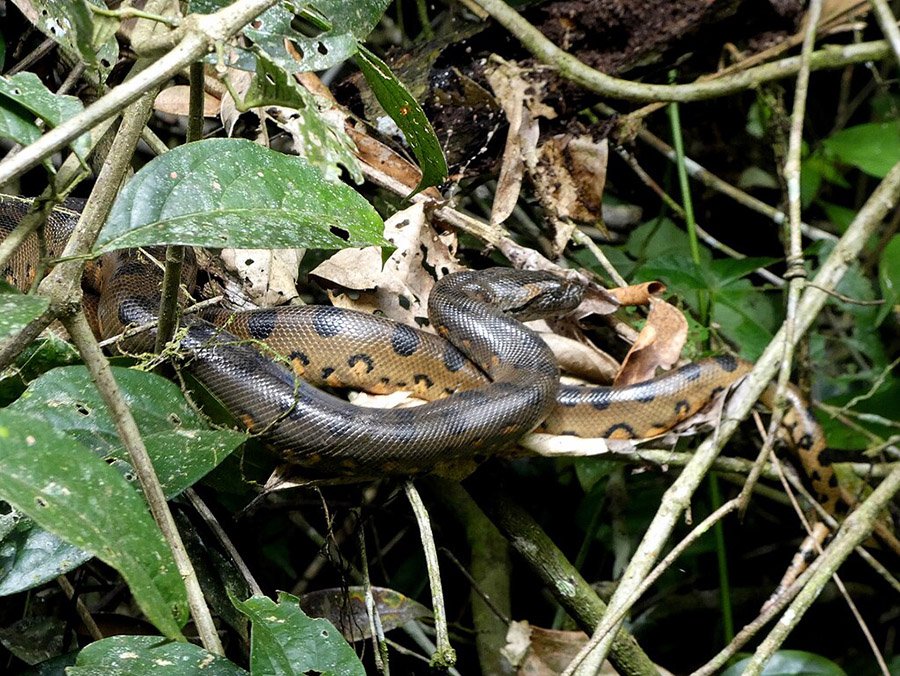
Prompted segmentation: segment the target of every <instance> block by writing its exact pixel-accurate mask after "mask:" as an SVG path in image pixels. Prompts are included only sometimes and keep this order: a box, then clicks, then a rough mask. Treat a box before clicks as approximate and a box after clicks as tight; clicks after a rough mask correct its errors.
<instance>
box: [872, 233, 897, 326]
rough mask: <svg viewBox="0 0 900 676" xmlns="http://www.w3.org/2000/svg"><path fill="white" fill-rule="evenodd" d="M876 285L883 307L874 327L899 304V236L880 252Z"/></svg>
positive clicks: (893, 238) (895, 236)
mask: <svg viewBox="0 0 900 676" xmlns="http://www.w3.org/2000/svg"><path fill="white" fill-rule="evenodd" d="M878 283H879V285H881V297H882V298H883V299H884V306H883V307H882V308H881V310H880V311H879V313H878V318H877V319H876V322H875V325H876V326H878V325H880V324H881V322H883V321H884V319H885V317H887V316H888V314H890V313H891V311H892V310H893V309H894V306H895V305H897V304H898V303H900V235H894V236H893V237H891V241H890V242H888V243H887V246H885V247H884V249H882V250H881V259H880V260H879V263H878Z"/></svg>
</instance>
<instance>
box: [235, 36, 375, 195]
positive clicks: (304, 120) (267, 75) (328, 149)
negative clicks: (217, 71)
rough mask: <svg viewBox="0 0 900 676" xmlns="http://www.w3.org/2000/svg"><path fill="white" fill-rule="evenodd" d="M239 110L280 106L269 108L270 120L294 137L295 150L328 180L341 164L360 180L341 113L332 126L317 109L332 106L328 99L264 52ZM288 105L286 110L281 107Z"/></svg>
mask: <svg viewBox="0 0 900 676" xmlns="http://www.w3.org/2000/svg"><path fill="white" fill-rule="evenodd" d="M236 104H237V108H238V110H241V111H246V110H250V109H251V108H259V107H262V106H281V107H282V109H281V110H275V111H272V110H270V111H268V112H269V114H270V119H271V120H272V122H274V123H275V124H277V125H278V126H279V127H281V128H282V129H284V130H285V131H287V132H288V133H289V134H290V135H291V138H292V139H293V141H294V150H295V151H296V152H297V153H299V154H300V155H302V156H303V157H305V158H306V159H307V160H308V161H309V162H310V163H311V164H313V165H315V166H316V167H318V168H319V169H321V170H322V172H324V173H325V175H326V177H327V178H328V179H329V180H331V181H337V180H339V179H340V173H341V169H340V167H339V166H338V165H341V164H342V165H344V167H345V168H346V169H347V171H348V172H349V174H350V176H351V178H352V179H353V180H354V181H355V182H356V183H362V182H363V174H362V169H361V168H360V164H359V160H357V159H356V155H354V154H353V151H354V146H353V143H352V142H351V141H350V137H348V136H347V133H346V132H345V131H344V127H343V115H340V116H339V119H340V122H338V123H337V124H336V125H335V126H332V125H330V124H329V123H328V122H327V121H326V119H325V116H324V115H323V114H322V112H321V111H320V108H321V109H322V110H328V109H329V108H331V107H332V106H333V103H332V102H331V101H326V100H324V99H323V98H322V97H317V96H315V95H314V94H312V92H310V91H308V90H307V89H306V88H305V87H302V86H301V85H300V84H298V82H297V80H296V79H295V78H294V76H293V74H292V73H288V72H287V71H286V70H285V69H284V68H282V67H281V66H279V65H277V64H276V63H274V62H273V61H271V60H270V59H269V58H268V57H267V56H266V55H265V54H259V55H258V56H257V60H256V75H254V77H253V79H252V80H251V81H250V87H249V88H248V89H247V93H246V94H245V95H244V100H243V101H240V102H236ZM284 109H287V110H284Z"/></svg>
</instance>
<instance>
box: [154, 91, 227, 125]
mask: <svg viewBox="0 0 900 676" xmlns="http://www.w3.org/2000/svg"><path fill="white" fill-rule="evenodd" d="M190 99H191V88H190V87H189V86H188V85H172V86H171V87H166V88H165V89H163V90H162V91H161V92H160V93H159V94H157V95H156V98H155V99H154V100H153V108H154V109H155V110H158V111H159V112H161V113H168V114H169V115H182V116H187V115H188V111H189V108H190ZM221 105H222V102H221V101H219V99H217V98H216V97H215V96H213V95H212V94H208V93H206V92H204V93H203V117H215V116H216V115H218V114H219V108H220V106H221Z"/></svg>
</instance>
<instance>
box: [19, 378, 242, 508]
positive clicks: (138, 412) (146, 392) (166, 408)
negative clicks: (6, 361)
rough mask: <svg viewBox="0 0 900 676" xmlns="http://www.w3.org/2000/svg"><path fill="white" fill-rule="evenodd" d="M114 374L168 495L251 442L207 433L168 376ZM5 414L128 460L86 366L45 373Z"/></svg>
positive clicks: (239, 434)
mask: <svg viewBox="0 0 900 676" xmlns="http://www.w3.org/2000/svg"><path fill="white" fill-rule="evenodd" d="M113 375H114V377H115V379H116V383H117V384H118V385H119V388H120V389H121V390H122V395H123V396H124V398H125V401H126V402H127V404H128V407H129V409H130V410H131V412H132V414H133V415H134V418H135V421H136V422H137V424H138V428H139V429H140V431H141V436H142V437H143V439H144V443H145V444H146V446H147V452H148V453H149V454H150V459H151V460H152V461H153V466H154V468H155V469H156V473H157V476H158V477H159V480H160V482H161V483H162V486H163V490H164V491H165V493H166V496H167V497H174V496H175V495H178V494H179V493H180V492H181V491H183V490H184V489H185V488H188V487H189V486H192V485H194V484H195V483H196V482H197V481H199V480H200V479H202V478H203V477H204V476H206V474H207V473H208V472H210V471H211V470H212V469H214V468H215V467H216V466H217V465H218V464H219V463H220V462H222V460H224V459H225V458H226V457H227V456H228V455H229V454H230V453H231V452H232V451H233V450H234V449H235V448H237V447H238V446H239V445H241V444H242V443H243V442H244V441H246V439H247V435H246V434H244V433H242V432H236V431H234V430H225V429H215V430H211V429H209V423H208V422H207V421H206V419H205V418H203V417H202V416H201V415H200V414H199V413H197V412H196V411H195V410H194V409H193V408H192V407H191V406H190V405H189V404H188V402H187V401H186V400H185V398H184V396H183V395H182V393H181V390H180V389H179V388H178V386H177V385H176V384H175V383H173V382H170V381H169V380H166V379H165V378H162V377H160V376H157V375H155V374H152V373H144V372H142V371H137V370H134V369H126V368H116V367H114V368H113ZM7 410H13V411H16V412H18V413H25V414H27V415H31V416H34V417H36V418H41V419H42V420H43V421H44V423H45V424H46V425H48V426H51V427H54V428H55V429H58V430H62V431H63V432H64V433H65V434H66V436H68V437H69V438H71V439H72V440H74V441H78V442H79V443H81V444H82V445H84V446H86V447H88V448H90V449H91V450H93V451H94V453H96V454H97V455H99V456H102V457H104V458H116V459H119V460H124V461H127V460H128V453H127V452H126V451H125V449H124V448H123V447H122V446H121V443H120V441H119V436H118V433H117V431H116V426H115V424H114V423H113V421H112V419H111V418H110V415H109V412H108V410H107V408H106V405H105V404H104V402H103V399H102V398H101V397H100V393H99V392H98V391H97V388H96V387H94V385H93V383H92V382H91V379H90V376H89V374H88V372H87V369H86V368H85V367H83V366H68V367H63V368H57V369H53V370H52V371H50V372H48V373H46V374H44V375H43V376H41V377H40V378H38V379H37V380H35V381H34V382H33V383H31V385H29V387H28V389H27V390H26V391H25V393H24V394H23V395H22V396H21V397H20V398H19V399H17V400H16V401H15V402H14V403H13V404H12V405H10V406H9V408H8V409H7Z"/></svg>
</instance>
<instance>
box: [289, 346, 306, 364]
mask: <svg viewBox="0 0 900 676" xmlns="http://www.w3.org/2000/svg"><path fill="white" fill-rule="evenodd" d="M288 359H290V360H291V361H299V362H300V363H301V364H303V365H304V366H309V356H308V355H307V354H305V353H303V352H300V351H299V350H295V351H294V352H291V353H290V355H288Z"/></svg>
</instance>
